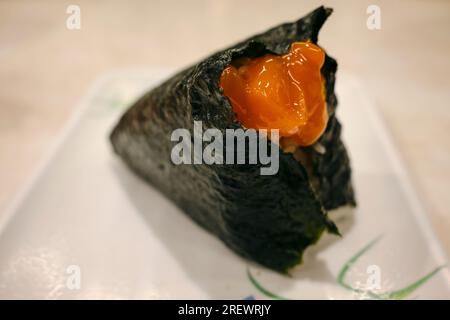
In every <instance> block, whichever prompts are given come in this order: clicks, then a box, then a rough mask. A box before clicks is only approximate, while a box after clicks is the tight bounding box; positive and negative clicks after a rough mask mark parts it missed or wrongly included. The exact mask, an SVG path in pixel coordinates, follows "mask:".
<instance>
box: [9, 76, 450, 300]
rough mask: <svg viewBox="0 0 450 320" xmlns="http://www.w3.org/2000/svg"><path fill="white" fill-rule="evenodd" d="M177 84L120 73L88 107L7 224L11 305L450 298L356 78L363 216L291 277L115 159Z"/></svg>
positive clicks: (435, 249)
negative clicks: (160, 96) (114, 138)
mask: <svg viewBox="0 0 450 320" xmlns="http://www.w3.org/2000/svg"><path fill="white" fill-rule="evenodd" d="M168 75H169V72H167V71H164V70H157V69H152V70H147V71H136V70H123V71H118V72H114V73H112V74H110V75H108V76H106V77H103V78H102V79H101V80H100V81H98V82H97V83H96V85H95V86H94V87H93V88H92V90H91V92H90V93H89V95H88V96H87V97H86V98H85V99H83V101H82V103H81V104H82V105H81V106H80V112H79V114H78V116H77V117H75V119H74V120H73V121H72V123H71V125H70V126H69V128H68V129H67V130H66V133H65V134H64V137H63V138H62V140H61V141H60V142H59V143H58V144H57V146H56V147H55V149H54V152H52V156H51V157H50V158H49V159H48V160H47V161H46V162H45V164H44V165H42V167H41V169H40V170H39V172H38V174H37V175H36V177H35V178H34V179H33V181H32V183H30V185H29V186H28V187H27V189H26V190H25V191H24V192H23V193H22V194H21V196H20V197H19V198H18V199H17V201H16V202H15V204H14V205H13V206H12V208H11V209H10V210H9V211H8V212H7V213H6V214H5V215H3V217H4V218H5V219H4V220H3V221H2V222H1V224H0V298H66V299H73V298H133V299H136V298H144V299H147V298H150V299H154V298H162V299H165V298H193V299H207V298H225V299H229V298H232V299H243V298H249V299H253V298H255V299H267V298H289V299H312V298H319V299H362V298H450V287H449V284H450V275H449V271H448V268H447V267H445V266H444V267H442V268H440V269H436V268H438V267H439V266H443V265H444V264H445V263H446V262H447V260H446V256H445V254H444V253H443V251H442V249H441V247H440V244H439V243H438V242H437V241H436V239H435V236H434V233H433V232H432V230H431V228H430V226H429V223H428V221H427V219H426V217H425V215H424V212H423V210H422V208H421V206H420V203H419V201H418V200H417V197H416V196H415V194H414V193H413V191H412V188H411V185H410V184H409V182H408V179H407V177H406V174H405V171H404V169H403V166H402V164H401V162H400V161H399V158H398V157H397V155H396V150H395V148H394V147H393V146H392V144H391V142H390V140H389V138H388V136H387V133H386V130H385V129H384V127H383V124H382V122H381V121H380V118H379V117H378V115H377V113H376V111H375V109H374V108H373V107H372V106H371V100H370V99H369V98H368V95H367V94H366V91H365V89H364V87H363V86H362V85H361V83H360V81H359V80H358V79H356V78H355V77H353V76H350V75H348V74H345V73H340V74H338V77H337V94H338V97H339V107H338V116H339V117H340V119H341V120H342V122H343V128H344V131H343V134H344V141H345V143H346V145H347V147H348V149H349V152H350V156H351V160H352V167H353V173H354V174H353V177H354V183H355V190H356V194H357V201H358V207H357V208H356V209H355V210H350V209H340V210H338V211H336V212H332V213H331V217H332V218H335V219H336V221H337V223H338V226H339V227H340V229H341V232H342V234H343V236H342V238H338V237H335V236H329V235H325V236H324V237H322V239H321V240H320V241H319V243H318V244H317V245H316V246H314V247H312V248H311V249H308V250H307V252H306V254H305V258H304V261H305V262H304V264H303V265H301V266H299V267H297V268H296V269H295V270H293V271H292V276H291V277H287V276H282V275H280V274H277V273H274V272H272V271H270V270H267V269H265V268H263V267H260V266H257V265H255V264H253V263H250V262H248V261H246V260H244V259H242V258H240V257H238V256H237V255H236V254H234V253H233V252H232V251H230V250H229V249H228V248H226V247H225V246H224V245H223V244H222V243H221V242H220V241H219V240H218V239H217V238H215V237H214V236H212V235H210V234H208V233H207V232H205V231H204V230H203V229H201V228H200V227H198V226H197V225H196V224H194V223H193V222H192V221H191V220H190V219H189V218H187V217H186V216H185V215H184V214H183V213H182V212H181V211H180V210H179V209H178V208H177V207H176V206H175V205H174V204H172V203H171V202H170V201H168V200H167V199H166V198H165V197H164V196H162V195H161V194H160V193H159V192H157V191H156V190H155V189H153V188H152V187H151V186H149V185H147V184H146V183H144V182H143V181H141V180H140V179H139V178H138V177H136V176H135V175H133V174H132V173H131V172H130V171H129V170H128V169H127V168H126V167H125V165H124V164H123V163H122V162H121V161H120V160H119V159H118V158H117V157H116V156H115V155H114V154H113V153H112V151H111V146H110V144H109V141H108V135H109V132H110V131H111V129H112V127H113V126H114V124H115V123H116V121H117V120H118V118H119V116H120V115H121V114H122V113H123V112H124V111H125V109H126V107H127V106H129V105H130V103H132V101H133V100H135V99H136V98H137V97H139V95H140V94H142V92H144V91H145V90H147V89H148V88H150V87H152V86H154V85H155V84H157V83H159V82H160V81H161V80H162V79H163V78H165V77H167V76H168ZM374 239H378V241H377V242H376V243H374V244H373V246H371V247H370V249H368V250H367V251H365V252H364V253H363V254H361V255H360V256H358V259H356V261H354V263H353V264H351V265H347V266H349V268H348V272H347V273H345V272H343V271H345V270H347V269H346V268H345V266H346V262H347V261H349V259H350V258H351V257H354V256H355V254H357V253H358V252H359V250H361V249H362V248H363V247H365V246H366V245H367V244H369V243H371V241H372V240H374ZM433 270H435V272H434V273H433V274H432V275H430V276H429V277H428V278H425V279H423V281H421V282H420V283H417V285H415V286H413V287H411V286H410V285H411V284H413V283H415V282H416V280H418V279H420V278H422V277H423V276H425V275H427V274H429V273H430V272H432V271H433ZM339 275H341V279H340V280H341V281H339V279H338V278H339ZM346 285H347V287H346ZM348 286H350V287H351V288H349V287H348ZM408 286H409V288H408ZM405 287H406V288H407V290H403V291H399V290H400V289H402V288H405ZM352 288H353V289H352ZM388 292H394V293H395V294H391V295H390V296H389V295H388V294H387V293H388Z"/></svg>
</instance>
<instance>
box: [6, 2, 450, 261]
mask: <svg viewBox="0 0 450 320" xmlns="http://www.w3.org/2000/svg"><path fill="white" fill-rule="evenodd" d="M71 4H75V5H78V6H79V8H80V10H81V11H80V13H81V15H80V17H81V20H80V21H81V25H80V26H81V29H79V30H77V29H75V30H70V29H68V28H67V26H66V20H67V18H68V17H69V14H68V13H66V10H67V8H68V6H69V5H71ZM320 4H325V5H328V6H331V7H333V8H334V9H335V12H334V14H333V16H332V17H331V18H330V20H329V21H328V22H327V23H326V25H325V27H324V28H323V30H322V32H321V35H320V41H319V43H320V44H321V45H322V46H323V47H325V48H326V49H327V50H328V51H329V52H330V53H331V55H333V56H334V57H336V58H337V59H338V61H339V65H340V69H341V70H345V71H346V72H351V73H352V74H355V75H357V76H358V77H360V78H361V79H363V80H364V82H365V83H366V84H367V86H368V87H369V88H370V93H371V94H372V95H373V97H374V98H375V100H376V103H377V106H378V107H379V108H380V109H381V111H382V114H383V116H384V119H385V121H386V123H387V125H388V128H389V130H390V131H391V134H392V136H393V139H394V143H395V144H396V146H397V147H398V149H399V151H400V154H401V156H402V158H403V160H404V162H405V164H406V166H407V169H408V171H409V173H410V176H411V178H412V181H413V183H414V186H415V188H416V191H417V193H418V194H419V196H420V197H421V199H420V200H421V201H422V202H423V203H424V206H425V208H426V210H427V212H428V214H429V218H430V219H431V221H432V224H433V226H434V229H435V230H436V232H437V234H438V237H439V238H440V240H441V242H442V243H443V244H444V246H445V248H446V251H447V253H448V254H449V255H450V232H449V231H450V210H449V208H450V194H449V190H450V140H449V133H450V107H449V101H450V90H449V89H450V59H449V55H450V1H446V0H441V1H430V0H421V1H419V0H414V1H412V0H408V1H400V0H395V1H392V0H391V1H361V0H355V1H301V0H288V1H284V0H278V1H269V0H251V1H250V0H246V1H243V0H240V1H238V0H233V1H231V0H202V1H201V0H193V1H181V0H180V1H174V0H164V1H163V0H161V1H80V0H77V1H69V2H67V1H2V2H0V215H1V212H2V211H3V210H4V209H5V208H6V207H7V206H8V204H9V203H10V202H11V201H12V199H13V198H14V196H15V195H16V194H17V192H18V190H20V189H21V188H22V187H23V186H24V185H25V184H26V182H27V181H28V179H29V178H30V176H31V175H32V173H33V172H34V170H35V169H36V165H37V163H39V160H40V159H42V158H43V156H44V155H45V154H46V153H47V152H48V150H49V147H50V145H51V144H52V142H53V141H54V140H55V138H56V137H58V135H59V133H60V131H61V129H62V128H63V126H64V124H65V123H66V122H67V119H68V118H69V117H70V115H71V113H72V112H73V111H74V108H75V106H76V105H77V102H78V101H79V99H80V98H81V97H82V96H83V94H85V92H86V90H87V88H88V87H89V86H90V84H91V83H92V82H93V81H94V80H95V79H96V78H97V77H99V76H100V75H102V74H104V73H106V72H108V71H110V70H112V69H115V68H122V67H138V68H146V67H151V66H167V67H173V68H179V67H183V66H186V65H187V64H190V63H193V62H195V61H196V60H198V59H199V58H201V57H203V56H205V55H206V54H208V53H209V52H211V51H214V50H216V49H218V48H221V47H224V46H226V45H229V44H232V43H233V42H234V41H237V40H240V39H242V38H244V37H247V36H249V35H251V34H253V33H255V32H258V31H263V30H264V29H266V28H267V27H270V26H273V25H276V24H278V23H280V22H284V21H290V20H294V19H296V18H298V17H300V16H301V15H303V14H305V13H306V12H309V11H310V10H312V9H314V8H315V7H316V6H318V5H320ZM372 4H375V5H378V6H379V8H380V10H381V11H380V13H381V28H380V29H379V30H369V29H368V27H367V24H366V22H367V19H368V17H369V14H367V12H366V10H367V8H368V6H369V5H372Z"/></svg>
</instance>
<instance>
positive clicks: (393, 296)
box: [247, 235, 447, 300]
mask: <svg viewBox="0 0 450 320" xmlns="http://www.w3.org/2000/svg"><path fill="white" fill-rule="evenodd" d="M381 238H382V235H380V236H378V237H376V238H375V239H373V240H372V241H370V242H369V243H368V244H366V245H365V246H364V247H363V248H362V249H360V250H359V251H358V252H356V253H355V254H354V255H353V256H352V257H351V258H350V259H349V260H347V262H346V263H345V264H344V265H343V266H342V268H341V270H340V271H339V274H338V277H337V281H338V283H339V285H341V286H342V287H343V288H345V289H347V290H351V291H353V292H356V293H361V294H366V295H367V296H368V297H370V298H372V299H378V300H401V299H405V298H407V297H408V296H410V295H411V294H412V293H413V292H415V291H416V290H417V289H418V288H420V287H421V286H422V285H424V284H425V283H426V282H428V280H430V279H431V278H432V277H433V276H435V275H436V274H437V273H438V272H439V271H440V270H442V269H444V268H445V267H447V265H446V264H444V265H441V266H439V267H437V268H435V269H434V270H432V271H431V272H429V273H428V274H426V275H424V276H423V277H421V278H420V279H418V280H417V281H415V282H413V283H412V284H410V285H408V286H406V287H404V288H402V289H398V290H394V291H388V292H384V293H378V294H377V293H375V292H372V291H368V290H363V289H358V288H353V287H352V286H351V285H350V284H348V283H347V282H346V280H345V278H346V276H347V273H348V272H349V271H350V270H351V268H352V267H353V265H354V264H355V263H356V262H357V261H358V259H359V258H360V257H361V256H363V255H364V254H365V253H366V252H367V251H369V250H370V249H371V248H372V247H373V246H374V245H375V244H376V243H377V242H378V241H380V239H381ZM247 277H248V279H249V280H250V282H251V283H252V284H253V286H254V287H255V288H256V289H257V290H258V291H259V292H260V293H262V294H263V295H264V296H266V297H268V298H271V299H275V300H290V299H289V298H285V297H283V296H279V295H277V294H275V293H273V292H271V291H269V290H267V289H266V288H264V287H263V286H262V285H261V284H260V283H259V282H258V281H257V280H256V279H255V277H254V276H253V275H252V273H251V272H250V269H249V267H248V266H247Z"/></svg>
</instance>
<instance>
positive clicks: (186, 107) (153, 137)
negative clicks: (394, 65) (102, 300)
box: [111, 7, 354, 272]
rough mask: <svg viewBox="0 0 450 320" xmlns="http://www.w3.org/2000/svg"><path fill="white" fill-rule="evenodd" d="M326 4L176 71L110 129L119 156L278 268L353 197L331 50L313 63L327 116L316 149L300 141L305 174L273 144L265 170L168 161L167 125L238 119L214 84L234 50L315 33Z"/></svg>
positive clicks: (285, 45)
mask: <svg viewBox="0 0 450 320" xmlns="http://www.w3.org/2000/svg"><path fill="white" fill-rule="evenodd" d="M331 12H332V10H331V9H328V8H324V7H320V8H318V9H316V10H314V11H313V12H311V13H310V14H308V15H307V16H305V17H304V18H302V19H300V20H298V21H296V22H294V23H287V24H283V25H281V26H278V27H275V28H273V29H270V30H269V31H267V32H265V33H262V34H260V35H256V36H254V37H251V38H250V39H247V40H245V41H243V42H241V43H239V44H237V45H235V46H232V47H230V48H228V49H225V50H222V51H220V52H217V53H215V54H213V55H212V56H210V57H209V58H207V59H205V60H203V61H201V62H200V63H198V64H196V65H194V66H192V67H190V68H188V69H186V70H183V71H181V72H180V73H178V74H177V75H175V76H173V77H172V78H170V79H168V80H167V81H165V82H164V83H162V84H161V85H160V86H158V87H157V88H155V89H153V90H151V91H150V92H148V93H147V94H145V95H144V96H143V97H142V98H141V99H139V100H138V101H137V102H136V103H135V104H134V105H133V106H131V108H130V109H129V110H128V111H127V112H126V113H125V114H124V115H123V117H122V118H121V120H120V121H119V123H118V125H117V126H116V128H115V129H114V131H113V132H112V134H111V141H112V144H113V146H114V150H115V152H116V153H117V154H119V155H120V156H121V157H122V158H123V160H124V161H125V162H126V163H127V164H128V166H129V167H130V168H131V169H132V170H134V171H135V172H136V173H137V174H138V175H140V176H141V177H143V178H144V179H146V180H147V181H149V182H150V183H151V184H152V185H154V186H155V187H156V188H158V189H159V190H160V191H161V192H163V193H164V194H165V195H166V196H167V197H169V198H170V199H172V200H173V201H174V202H175V203H176V204H177V205H178V206H179V207H180V208H181V209H183V211H184V212H186V213H187V214H188V215H189V216H190V217H191V218H192V219H193V220H195V221H196V222H197V223H199V224H200V225H201V226H203V227H204V228H206V229H207V230H209V231H210V232H212V233H213V234H215V235H216V236H218V237H219V238H220V239H222V240H223V242H224V243H225V244H226V245H227V246H229V247H230V248H232V249H233V250H234V251H236V252H237V253H239V254H240V255H242V256H245V257H247V258H249V259H251V260H254V261H256V262H258V263H260V264H262V265H265V266H267V267H269V268H272V269H274V270H277V271H281V272H286V271H287V270H288V269H289V268H291V267H293V266H295V265H296V264H298V263H299V262H300V261H301V257H302V254H303V251H304V249H305V248H306V247H308V246H309V245H311V244H313V243H315V242H316V241H317V240H318V238H319V237H320V235H321V234H322V232H323V231H324V230H328V231H329V232H332V233H338V231H337V228H336V226H335V225H334V223H333V222H332V221H331V220H330V219H329V218H328V217H327V213H326V211H325V209H333V208H336V207H339V206H342V205H345V204H354V197H353V191H352V186H351V181H350V167H349V160H348V156H347V153H346V150H345V148H344V146H343V144H342V142H341V140H340V125H339V122H338V121H337V119H336V117H335V109H336V105H337V101H336V97H335V95H334V80H335V72H336V66H337V65H336V62H335V60H334V59H332V58H331V57H329V56H327V57H326V60H325V64H324V67H323V68H322V73H323V76H324V78H325V81H326V93H327V105H328V109H329V114H330V119H329V123H328V125H327V129H326V131H325V133H324V135H323V136H322V137H321V139H320V141H319V143H320V144H322V145H323V146H324V147H325V153H319V152H317V151H315V149H314V148H306V149H305V152H306V153H308V155H309V157H310V159H311V163H312V171H311V170H310V176H309V177H308V173H307V171H306V169H305V168H304V167H303V166H302V165H301V164H300V163H299V162H298V161H297V160H295V159H294V157H293V156H292V154H288V153H284V152H282V151H281V150H280V159H279V160H280V163H279V172H278V174H276V175H274V176H262V175H260V171H259V169H260V166H259V165H180V166H175V165H174V164H172V162H171V160H170V152H171V148H172V146H173V143H172V142H171V141H170V135H171V132H172V131H173V130H174V129H176V128H187V129H189V130H190V131H191V132H192V130H193V121H194V120H201V121H202V122H203V127H204V128H203V129H204V130H205V129H207V128H218V129H220V130H222V131H224V130H225V129H227V128H241V125H240V124H239V123H238V122H236V119H235V115H234V113H233V111H232V108H231V105H230V104H229V101H228V99H227V98H226V97H225V96H224V95H223V93H222V90H221V89H220V88H219V86H218V82H219V79H220V75H221V73H222V71H223V69H224V68H225V67H226V66H227V65H228V64H229V63H230V62H231V61H232V60H234V59H236V58H239V57H256V56H261V55H263V54H266V53H276V54H283V53H285V52H286V51H287V50H288V49H289V46H290V44H291V43H292V42H294V41H306V40H311V41H312V42H314V43H316V42H317V35H318V32H319V29H320V28H321V26H322V25H323V23H324V22H325V20H326V19H327V17H328V16H329V15H330V14H331ZM310 169H311V168H310ZM149 214H151V213H149Z"/></svg>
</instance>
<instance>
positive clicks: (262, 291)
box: [247, 267, 289, 300]
mask: <svg viewBox="0 0 450 320" xmlns="http://www.w3.org/2000/svg"><path fill="white" fill-rule="evenodd" d="M247 277H248V279H249V280H250V282H251V283H252V284H253V285H254V286H255V288H256V289H258V291H259V292H261V293H262V294H263V295H265V296H267V297H269V298H272V299H275V300H289V299H288V298H285V297H282V296H279V295H277V294H275V293H272V292H270V291H269V290H267V289H266V288H264V287H263V286H262V285H261V284H260V283H259V282H258V281H257V280H256V279H255V278H254V277H253V275H252V273H251V272H250V269H249V268H248V267H247Z"/></svg>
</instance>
